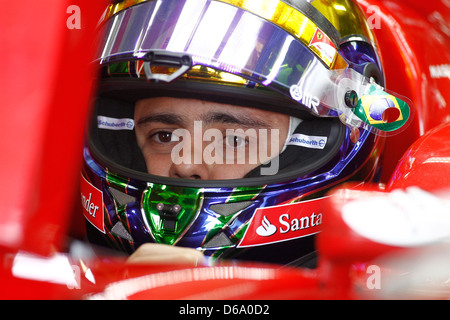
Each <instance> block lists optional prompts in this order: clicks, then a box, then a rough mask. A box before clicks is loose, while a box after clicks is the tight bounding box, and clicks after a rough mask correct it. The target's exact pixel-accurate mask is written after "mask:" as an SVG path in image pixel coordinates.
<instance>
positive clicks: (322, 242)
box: [0, 0, 450, 299]
mask: <svg viewBox="0 0 450 320" xmlns="http://www.w3.org/2000/svg"><path fill="white" fill-rule="evenodd" d="M358 3H359V4H360V5H361V6H362V7H363V8H364V10H365V11H366V12H367V9H368V8H369V6H372V5H375V6H376V7H378V8H379V9H380V11H379V16H380V19H381V20H380V21H381V25H380V28H379V29H376V30H374V31H375V34H376V36H377V39H378V43H379V46H380V48H381V53H382V59H383V63H384V66H385V73H386V84H387V88H388V89H390V90H391V91H394V92H397V93H399V94H402V95H404V96H407V97H409V98H410V99H411V100H412V101H413V102H414V105H415V109H416V112H415V115H416V118H415V120H414V122H413V123H412V124H411V126H410V127H409V128H408V129H407V130H406V131H404V132H403V133H402V134H400V135H398V136H394V137H391V138H388V139H387V143H386V151H385V158H384V160H383V167H384V169H385V171H384V176H383V180H384V181H385V182H387V186H388V191H390V190H392V189H394V188H399V187H400V188H404V187H407V186H411V185H417V186H420V187H421V188H423V189H425V190H437V189H442V188H445V187H448V186H449V182H450V181H449V178H448V176H449V175H448V174H447V172H448V169H449V168H447V167H448V166H449V162H448V159H449V157H450V155H449V154H450V153H449V152H448V151H449V150H448V149H449V147H448V146H447V145H446V141H447V140H448V137H449V135H450V128H449V125H447V124H443V125H440V124H441V123H443V122H445V121H447V120H450V118H449V111H448V109H449V107H448V106H449V104H450V91H449V90H448V88H449V78H448V77H447V78H446V77H438V78H436V74H434V77H432V73H431V72H430V70H434V69H433V68H434V67H435V66H440V65H447V66H448V65H449V64H450V35H449V30H450V26H449V21H450V9H449V8H448V7H447V6H446V5H445V4H444V2H437V1H434V2H433V3H430V2H423V1H419V0H414V1H407V2H406V1H382V0H370V1H366V0H358ZM73 4H75V5H77V6H79V8H80V10H81V11H80V13H81V15H80V17H81V29H72V30H71V29H68V28H67V25H66V22H67V19H68V18H69V17H70V16H71V13H67V8H68V7H69V5H73ZM431 4H432V5H431ZM104 8H105V3H104V2H103V1H98V0H96V1H87V0H78V1H71V2H69V1H65V0H59V1H55V2H52V5H51V6H48V5H45V6H44V5H42V3H40V2H39V1H31V0H28V1H20V2H14V1H9V2H7V4H4V5H3V7H2V10H0V28H1V30H3V32H2V33H0V47H1V48H2V50H1V51H0V57H1V60H2V61H3V62H4V63H3V64H2V73H1V74H2V76H1V77H0V96H1V98H2V112H3V115H4V116H3V120H4V121H3V123H2V126H0V134H1V136H2V139H0V149H1V150H2V157H1V159H0V164H1V165H0V176H1V178H2V184H1V186H0V221H1V222H0V258H1V260H2V264H1V268H2V269H1V270H0V283H1V290H0V298H3V299H8V298H34V299H36V298H40V299H63V298H83V297H86V296H85V295H86V294H88V293H102V292H108V291H107V290H108V288H111V287H114V286H116V285H117V284H120V283H122V281H126V280H127V279H138V280H142V279H143V278H141V277H145V278H153V279H159V281H160V283H162V284H164V281H169V280H170V281H172V283H171V284H170V285H161V286H158V287H147V289H145V290H142V291H141V292H139V291H132V292H133V294H132V295H130V296H129V297H130V298H163V299H172V298H189V297H196V298H199V299H200V298H201V299H203V298H206V299H208V298H212V296H211V292H214V293H215V296H214V297H215V298H218V299H222V298H223V299H225V298H233V299H248V298H250V299H272V298H277V299H278V298H280V299H306V298H310V299H317V298H358V297H361V295H359V293H358V291H355V281H357V280H356V278H357V277H356V276H354V275H355V274H357V273H358V272H356V271H355V270H358V268H356V269H355V266H360V265H364V264H365V263H367V262H369V261H371V260H373V259H375V258H376V257H378V256H380V255H383V254H386V253H389V252H393V251H397V250H400V249H399V248H395V247H390V246H386V245H381V244H378V243H374V242H372V241H369V240H368V239H365V238H363V237H361V236H359V235H357V234H355V233H354V232H353V231H352V230H351V229H350V228H349V227H348V226H347V225H345V224H344V222H343V221H342V218H341V208H342V206H343V205H344V204H345V203H346V202H347V201H351V200H352V199H354V198H355V197H361V196H371V194H370V193H364V192H363V193H361V192H362V191H358V190H354V191H348V190H347V191H346V189H343V190H340V191H337V193H336V194H335V196H334V197H332V198H329V203H328V206H329V214H328V217H327V219H324V221H325V222H324V231H323V232H322V233H321V234H320V236H319V242H318V248H319V251H320V252H321V253H322V255H321V260H320V264H319V268H318V269H317V270H312V271H311V270H303V269H295V270H291V269H275V268H270V267H267V268H268V269H267V270H271V271H270V274H271V276H270V277H267V278H265V279H259V280H258V279H256V278H255V276H256V275H257V274H258V272H259V273H260V272H261V268H262V266H256V265H245V266H244V265H242V266H241V265H240V266H234V267H228V269H226V270H228V271H227V272H228V273H227V274H228V276H227V277H225V276H224V273H223V272H224V270H225V269H223V268H224V267H223V266H217V267H213V268H203V269H195V270H199V271H192V270H194V269H192V268H184V267H173V266H170V267H169V266H160V267H150V266H145V267H132V266H126V265H123V264H122V262H117V261H112V262H111V261H109V260H108V259H106V260H107V261H106V262H105V261H91V263H90V264H89V268H91V269H90V270H91V271H92V272H93V274H94V276H95V278H96V280H97V281H96V283H95V284H93V283H91V282H89V281H87V280H86V278H84V277H83V276H82V277H81V288H80V289H75V290H74V289H70V288H68V287H67V286H66V285H61V284H53V283H50V282H47V281H42V280H38V279H36V280H27V279H25V278H20V277H16V276H14V275H13V274H12V268H13V264H12V261H13V258H14V256H15V254H16V252H17V250H22V251H28V252H31V253H38V254H41V255H47V256H48V255H51V253H53V252H57V251H60V250H61V249H62V247H63V245H64V239H65V236H66V234H67V229H68V228H67V227H68V225H69V223H71V221H75V220H73V219H72V213H73V212H72V211H73V210H74V208H77V206H80V204H79V197H80V194H79V189H78V179H79V168H80V164H81V152H80V150H81V145H82V139H83V130H84V128H83V123H84V119H85V118H86V116H87V114H88V111H89V98H90V91H91V85H92V79H93V76H94V72H95V70H94V69H93V66H92V65H90V64H89V61H91V60H92V57H93V53H94V50H95V44H94V43H95V39H94V34H95V32H94V27H95V25H96V23H97V21H98V18H99V17H100V16H101V14H102V11H103V9H104ZM372 8H374V7H372ZM439 125H440V126H439ZM436 126H439V127H437V128H435V127H436ZM433 128H435V129H433ZM430 130H432V131H430ZM426 132H428V134H426V135H424V134H425V133H426ZM422 135H424V136H422ZM421 136H422V137H421ZM391 176H392V179H390V178H391ZM375 190H376V191H378V190H377V189H376V188H375ZM78 211H80V210H78ZM75 229H76V228H75ZM43 259H45V258H43ZM79 268H80V269H79V270H81V271H82V275H84V274H85V272H86V270H87V269H86V268H87V267H86V265H83V266H82V265H80V266H79ZM220 268H222V269H220ZM174 270H178V271H177V272H186V273H187V274H191V275H192V274H193V273H196V274H197V275H198V277H197V278H195V279H194V278H192V279H191V280H192V281H189V282H188V283H187V282H186V281H184V280H183V279H182V278H181V281H180V282H179V283H175V282H173V281H174V280H173V279H174V277H173V276H174V274H173V273H171V272H175V271H174ZM180 270H181V271H180ZM242 270H245V272H246V273H242V272H241V271H242ZM362 270H364V269H362ZM214 272H216V275H221V276H218V277H214V276H211V273H214ZM240 272H241V273H240ZM363 273H364V272H363ZM202 274H203V276H201V275H202ZM237 274H241V275H242V274H246V275H247V276H246V277H244V276H239V277H237V276H236V275H237ZM359 275H360V274H359ZM202 277H203V278H202ZM205 277H209V278H205ZM365 277H366V278H367V275H365ZM359 279H360V278H359ZM363 279H364V277H363ZM180 288H183V290H185V291H183V292H181V290H180ZM105 290H106V291H105Z"/></svg>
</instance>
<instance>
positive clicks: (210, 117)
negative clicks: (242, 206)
mask: <svg viewBox="0 0 450 320" xmlns="http://www.w3.org/2000/svg"><path fill="white" fill-rule="evenodd" d="M134 120H135V124H136V127H135V128H136V136H137V142H138V145H139V147H140V149H141V150H142V153H143V155H144V158H145V162H146V165H147V171H148V173H150V174H154V175H159V176H165V177H174V178H186V179H203V180H216V179H238V178H242V177H244V176H245V175H246V174H247V173H248V172H250V171H251V170H252V169H254V168H256V167H258V166H259V165H261V164H262V163H265V162H267V161H268V160H270V159H271V158H274V157H275V156H278V154H279V153H280V151H281V150H282V148H283V145H284V141H285V140H286V137H287V134H288V130H289V116H287V115H282V114H278V113H274V112H269V111H263V110H259V109H254V108H244V107H241V106H234V105H228V104H221V103H215V102H209V101H202V100H195V99H179V98H168V97H158V98H148V99H143V100H139V101H138V102H137V103H136V105H135V112H134Z"/></svg>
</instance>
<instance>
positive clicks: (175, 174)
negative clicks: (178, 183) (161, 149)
mask: <svg viewBox="0 0 450 320" xmlns="http://www.w3.org/2000/svg"><path fill="white" fill-rule="evenodd" d="M169 176H170V177H172V178H181V179H194V180H208V179H209V170H208V166H207V165H206V164H204V163H201V164H195V163H180V164H175V163H173V164H172V166H171V167H170V170H169Z"/></svg>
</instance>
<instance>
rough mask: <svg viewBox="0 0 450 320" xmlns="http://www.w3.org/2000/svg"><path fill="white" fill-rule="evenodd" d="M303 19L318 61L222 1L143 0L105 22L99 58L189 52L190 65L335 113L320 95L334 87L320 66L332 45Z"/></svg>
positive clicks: (128, 58) (105, 60)
mask: <svg viewBox="0 0 450 320" xmlns="http://www.w3.org/2000/svg"><path fill="white" fill-rule="evenodd" d="M306 22H308V24H307V25H308V32H309V33H311V36H312V37H313V38H312V39H311V41H312V42H313V44H312V46H313V47H314V48H316V49H317V48H319V49H317V50H320V52H322V53H323V54H324V55H326V56H327V57H328V59H323V58H322V59H319V57H318V55H316V54H314V53H313V52H312V51H311V49H309V48H307V47H306V46H305V45H304V44H303V43H302V42H301V41H300V40H299V39H298V38H296V37H294V36H293V35H291V34H289V33H288V32H286V31H285V30H283V29H282V28H280V27H278V26H277V25H275V24H273V23H271V22H269V21H267V20H265V19H263V18H261V17H259V16H257V15H255V14H253V13H250V12H248V11H245V10H243V9H240V8H238V7H235V6H232V5H229V4H225V3H222V2H217V1H209V0H197V1H188V0H159V1H150V2H145V3H142V4H139V5H136V6H133V7H130V8H128V9H127V10H124V11H122V12H119V13H118V14H116V15H115V16H113V17H112V18H111V19H110V20H109V21H108V22H107V24H106V25H105V26H104V28H105V34H106V36H105V37H104V39H105V43H104V44H103V45H102V46H101V47H102V48H103V50H102V52H101V54H100V57H99V58H100V62H101V63H102V64H106V63H112V62H118V61H133V60H144V59H145V57H146V56H147V55H148V53H149V51H153V52H156V53H159V52H161V51H160V50H165V51H166V52H168V53H179V54H180V55H181V56H180V57H181V58H180V59H182V57H183V55H184V56H188V57H190V59H191V61H192V65H194V66H195V65H202V66H206V67H211V68H214V69H217V70H222V71H225V72H228V73H231V74H235V75H239V76H241V77H243V78H246V79H248V80H249V81H252V82H255V83H258V84H260V85H263V86H266V87H270V88H272V89H274V90H275V91H278V92H280V93H282V94H284V95H285V96H287V97H289V98H291V99H294V100H296V101H297V102H298V108H304V107H306V108H307V109H308V110H309V111H310V112H312V113H313V114H316V115H321V116H328V115H332V116H336V115H337V114H336V111H335V110H336V108H333V106H330V105H327V104H326V103H325V102H327V101H331V99H328V98H326V97H325V96H326V95H327V94H329V92H330V89H333V86H334V80H333V79H330V77H331V73H330V70H329V69H328V68H327V66H326V64H333V63H334V62H335V60H336V58H338V54H337V50H336V48H335V46H334V44H333V42H332V41H331V40H330V39H329V38H328V37H327V36H326V35H325V34H324V33H323V32H321V30H320V29H319V28H317V27H316V29H315V30H310V29H311V26H310V23H311V22H310V21H309V20H308V19H305V23H306ZM145 63H151V62H148V61H147V62H143V64H145ZM142 68H145V65H141V69H142ZM148 76H149V77H150V78H151V77H152V75H148ZM293 91H294V94H292V92H293ZM331 91H332V90H331ZM322 101H323V102H324V103H322Z"/></svg>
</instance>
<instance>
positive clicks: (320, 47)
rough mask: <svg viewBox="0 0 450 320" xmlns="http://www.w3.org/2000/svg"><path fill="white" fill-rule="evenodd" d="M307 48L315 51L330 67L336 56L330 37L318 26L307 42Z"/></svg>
mask: <svg viewBox="0 0 450 320" xmlns="http://www.w3.org/2000/svg"><path fill="white" fill-rule="evenodd" d="M309 48H310V49H311V50H312V51H314V52H315V53H317V54H318V55H319V56H320V57H321V58H322V60H323V61H324V62H325V63H326V64H327V65H328V67H330V66H331V65H332V64H333V62H334V58H335V57H336V54H337V50H336V46H335V45H334V43H333V42H332V41H331V39H330V38H329V37H328V36H327V35H326V34H325V33H324V32H323V31H322V30H320V29H319V28H317V29H316V32H315V33H314V36H313V37H312V39H311V42H310V43H309Z"/></svg>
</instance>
